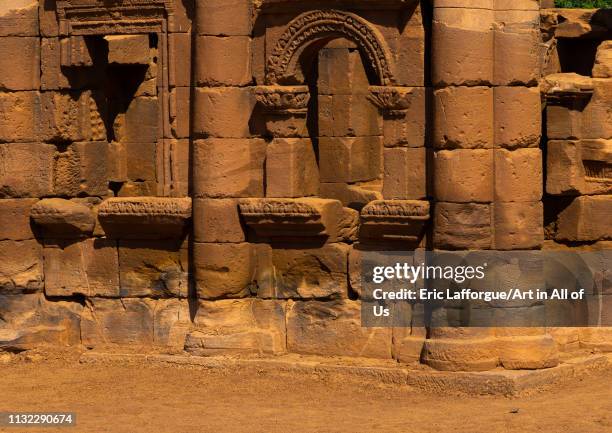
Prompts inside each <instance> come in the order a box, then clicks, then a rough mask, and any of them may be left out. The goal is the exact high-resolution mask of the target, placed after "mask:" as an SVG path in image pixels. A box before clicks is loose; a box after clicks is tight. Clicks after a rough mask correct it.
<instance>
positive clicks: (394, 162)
mask: <svg viewBox="0 0 612 433" xmlns="http://www.w3.org/2000/svg"><path fill="white" fill-rule="evenodd" d="M384 160H385V168H384V181H383V196H384V197H385V199H386V200H418V199H423V198H425V197H426V196H427V175H426V171H427V161H426V149H425V148H424V147H422V148H413V149H411V148H396V149H385V151H384Z"/></svg>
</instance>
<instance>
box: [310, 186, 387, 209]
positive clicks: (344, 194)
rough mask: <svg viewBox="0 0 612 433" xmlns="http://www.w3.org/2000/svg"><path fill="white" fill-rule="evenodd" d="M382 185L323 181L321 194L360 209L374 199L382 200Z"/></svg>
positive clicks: (323, 196)
mask: <svg viewBox="0 0 612 433" xmlns="http://www.w3.org/2000/svg"><path fill="white" fill-rule="evenodd" d="M381 189H382V188H381V185H379V184H377V185H368V184H366V185H348V184H346V183H321V184H319V196H320V197H322V198H329V199H334V200H339V201H340V202H342V204H343V205H344V206H345V207H350V208H352V209H358V210H360V209H361V208H362V207H364V206H365V205H366V204H368V203H369V202H371V201H374V200H382V198H383V196H382V194H381V192H380V191H381Z"/></svg>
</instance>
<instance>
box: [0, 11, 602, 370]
mask: <svg viewBox="0 0 612 433" xmlns="http://www.w3.org/2000/svg"><path fill="white" fill-rule="evenodd" d="M611 27H612V14H611V13H610V10H587V11H584V10H583V11H579V10H560V9H545V8H541V5H540V4H539V2H538V1H535V0H479V1H468V0H432V1H427V0H421V1H419V0H314V1H313V0H253V1H251V0H2V1H1V2H0V350H10V351H20V350H26V349H30V348H33V347H38V346H41V345H51V346H62V347H64V346H83V347H85V348H88V349H116V350H124V349H125V350H127V349H129V350H132V351H133V350H136V351H143V352H145V351H149V350H161V351H164V352H169V353H179V352H183V351H186V352H188V353H190V354H192V355H202V356H209V355H226V354H265V355H279V354H286V353H296V354H304V355H322V356H344V357H364V358H377V359H389V360H391V359H395V360H397V361H398V362H399V363H402V364H406V363H413V362H420V363H424V364H427V365H429V366H431V367H433V368H436V369H442V370H452V371H454V370H489V369H493V368H497V367H503V368H506V369H525V368H527V369H538V368H545V367H551V366H555V365H557V364H558V363H559V362H560V359H563V356H562V355H563V353H564V352H567V351H571V350H573V349H575V348H578V347H581V348H593V349H597V350H603V351H612V328H605V327H603V328H602V327H599V328H565V329H556V328H538V327H531V328H494V327H491V328H461V327H459V328H457V327H454V328H451V327H425V326H423V325H422V324H421V325H420V324H419V323H420V322H419V320H418V319H419V317H421V316H422V315H423V314H425V312H424V311H423V307H422V305H421V306H419V305H418V304H414V305H412V311H410V312H409V315H410V317H412V322H411V324H412V325H411V326H408V327H404V328H367V327H362V326H361V319H360V316H361V310H360V305H361V301H362V299H361V298H362V292H361V279H360V278H361V277H360V272H361V269H360V261H361V258H362V256H363V254H364V253H366V252H371V251H398V250H401V251H406V250H407V251H421V250H472V249H474V250H539V249H543V250H567V249H574V250H584V249H609V248H610V245H611V244H610V241H612V224H611V220H612V218H611V217H612V42H611V41H610V40H609V39H610V34H611V30H612V29H611ZM602 281H603V282H602V284H603V286H602V287H601V290H602V293H603V294H605V295H606V296H612V289H611V286H610V275H609V274H607V275H606V276H604V277H603V280H602Z"/></svg>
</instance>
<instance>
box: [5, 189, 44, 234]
mask: <svg viewBox="0 0 612 433" xmlns="http://www.w3.org/2000/svg"><path fill="white" fill-rule="evenodd" d="M37 201H38V200H36V199H16V200H13V199H3V200H0V241H7V240H9V241H25V240H29V239H34V233H33V232H32V226H31V224H30V209H32V206H34V205H35V204H36V202H37Z"/></svg>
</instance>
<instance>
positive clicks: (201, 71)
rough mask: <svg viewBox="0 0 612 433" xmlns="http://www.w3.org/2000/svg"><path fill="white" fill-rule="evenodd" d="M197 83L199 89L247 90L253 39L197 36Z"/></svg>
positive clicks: (249, 78)
mask: <svg viewBox="0 0 612 433" xmlns="http://www.w3.org/2000/svg"><path fill="white" fill-rule="evenodd" d="M196 49H197V50H198V59H199V60H198V62H197V63H196V68H195V75H196V82H197V84H198V85H200V86H211V87H212V86H245V85H247V84H249V83H250V82H251V81H252V80H253V74H252V73H251V38H250V37H247V36H230V37H216V36H198V37H197V39H196Z"/></svg>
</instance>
